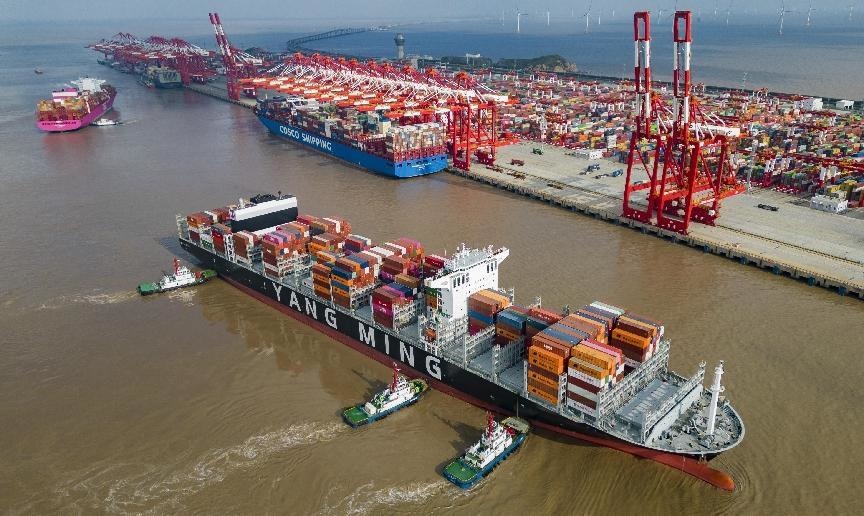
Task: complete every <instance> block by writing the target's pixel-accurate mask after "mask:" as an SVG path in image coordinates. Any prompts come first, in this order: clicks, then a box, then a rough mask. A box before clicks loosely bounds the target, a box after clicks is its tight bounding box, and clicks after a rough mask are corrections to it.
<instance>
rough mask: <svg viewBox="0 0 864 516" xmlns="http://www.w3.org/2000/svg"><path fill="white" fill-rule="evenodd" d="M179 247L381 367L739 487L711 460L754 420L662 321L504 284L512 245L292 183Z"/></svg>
mask: <svg viewBox="0 0 864 516" xmlns="http://www.w3.org/2000/svg"><path fill="white" fill-rule="evenodd" d="M177 229H178V233H179V239H180V244H181V246H182V247H183V248H184V249H185V250H187V251H188V252H189V253H191V254H192V255H194V256H195V257H196V258H197V260H198V261H200V262H201V263H202V264H204V265H205V266H207V267H212V268H214V269H215V270H216V271H217V272H218V274H219V275H220V276H221V277H222V278H223V279H225V280H226V281H228V282H229V283H231V284H232V285H234V286H236V287H237V288H240V289H241V290H243V291H245V292H247V293H249V294H250V295H252V296H254V297H256V298H258V299H260V300H262V301H265V302H267V303H270V304H271V305H273V306H275V307H277V308H279V309H281V310H282V311H283V312H285V313H286V314H288V315H290V316H292V317H294V318H296V319H298V320H300V321H302V322H304V323H306V324H309V325H310V326H312V327H314V328H316V329H318V330H319V331H322V332H323V333H325V334H327V335H329V336H331V337H332V338H334V339H336V340H338V341H339V342H342V343H343V344H346V345H348V346H350V347H352V348H354V349H356V350H358V351H360V352H362V353H364V354H366V355H368V356H370V357H372V358H374V359H376V360H378V361H380V362H382V363H384V364H387V365H391V364H392V363H393V362H394V361H396V362H398V363H400V364H401V366H400V367H402V368H403V371H405V372H406V373H408V374H410V375H414V376H419V377H422V378H424V379H426V380H427V381H428V382H429V383H430V385H431V386H432V387H433V388H436V389H439V390H441V391H443V392H446V393H448V394H450V395H453V396H455V397H458V398H461V399H463V400H465V401H467V402H469V403H472V404H474V405H477V406H479V407H483V408H486V409H489V410H493V411H496V412H499V413H505V414H515V415H518V416H519V417H522V418H525V419H528V420H530V421H532V423H533V424H534V425H535V426H536V427H538V428H541V429H545V430H548V431H552V432H557V433H560V434H564V435H568V436H571V437H575V438H577V439H581V440H584V441H589V442H592V443H595V444H600V445H604V446H609V447H612V448H616V449H619V450H622V451H626V452H629V453H632V454H634V455H638V456H642V457H646V458H651V459H653V460H656V461H658V462H661V463H664V464H667V465H671V466H673V467H676V468H678V469H682V470H684V471H687V472H688V473H691V474H693V475H695V476H698V477H699V478H702V479H704V480H706V481H709V482H711V483H713V484H714V485H717V486H720V487H723V488H726V489H731V488H732V487H733V486H734V483H733V482H732V480H731V478H730V477H728V476H727V475H725V474H724V473H722V472H719V471H717V470H714V469H712V468H710V467H709V466H707V465H706V464H705V461H706V460H709V459H711V458H713V457H715V456H716V455H718V454H720V453H722V452H724V451H727V450H729V449H731V448H733V447H735V446H737V445H738V444H739V443H740V442H741V440H742V438H743V436H744V425H743V423H742V421H741V418H740V417H739V416H738V414H737V413H736V411H735V410H734V409H733V407H732V405H731V404H730V403H729V401H728V400H727V399H726V397H725V396H724V395H723V394H722V393H723V391H724V388H723V387H722V385H721V377H722V374H723V363H722V362H721V363H720V364H719V365H718V366H717V367H716V368H715V370H714V378H713V382H712V384H711V386H710V387H708V388H705V387H703V380H704V376H705V363H704V362H703V363H701V364H700V365H699V367H698V368H697V370H696V372H695V373H694V374H692V375H691V376H680V375H678V374H676V373H674V372H671V371H669V369H668V363H669V352H670V342H669V339H668V338H666V336H665V328H664V326H663V325H661V324H659V323H657V322H656V321H653V320H651V319H649V318H646V317H644V316H641V315H638V314H633V313H631V312H628V311H626V310H624V309H621V308H618V307H615V306H611V305H609V304H606V303H601V302H592V303H588V304H585V305H584V306H582V307H580V308H578V309H576V310H571V309H569V308H565V310H563V311H557V310H551V309H549V308H547V307H543V306H541V304H540V300H539V298H537V299H536V300H535V301H534V302H533V303H530V304H523V305H520V304H517V303H516V302H515V299H514V296H513V291H512V290H509V291H507V290H502V289H500V288H499V285H498V271H499V267H500V265H501V264H502V262H503V261H504V260H505V259H506V258H507V257H508V255H509V253H510V251H509V250H508V249H506V248H499V249H493V248H492V247H487V248H485V249H469V248H466V247H464V246H462V247H461V248H460V249H458V251H457V252H456V253H455V254H453V255H452V256H448V257H445V256H438V255H434V254H428V253H426V252H425V250H424V248H423V246H422V245H421V244H420V243H419V242H418V241H416V240H413V239H410V238H400V239H396V240H392V241H389V242H385V243H381V244H374V243H373V242H372V240H371V239H370V238H367V237H364V236H361V235H358V234H356V233H352V229H351V225H350V224H349V223H348V221H346V220H344V219H341V218H339V217H316V216H312V215H298V211H297V200H296V198H295V197H293V196H282V195H279V196H259V197H257V198H254V199H251V200H243V199H240V202H239V203H237V204H235V205H231V206H225V207H220V208H217V209H214V210H209V211H204V212H197V213H193V214H190V215H186V216H183V215H178V216H177Z"/></svg>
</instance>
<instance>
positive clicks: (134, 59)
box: [90, 32, 216, 86]
mask: <svg viewBox="0 0 864 516" xmlns="http://www.w3.org/2000/svg"><path fill="white" fill-rule="evenodd" d="M90 48H92V49H93V50H96V51H97V52H101V53H102V54H103V55H105V59H106V61H107V60H108V59H111V60H113V61H116V62H118V63H120V66H121V68H123V69H124V70H125V71H127V72H132V71H143V70H136V67H138V66H147V65H151V64H154V65H157V64H158V65H164V66H167V67H170V68H173V69H175V70H177V72H178V73H179V74H180V80H181V82H182V83H183V85H184V86H187V85H189V83H190V82H192V81H197V82H204V81H206V80H207V79H208V78H209V77H212V76H213V75H215V74H216V72H215V71H214V70H213V68H212V67H211V66H210V57H211V55H210V52H209V51H208V50H205V49H203V48H201V47H199V46H196V45H193V44H191V43H189V42H188V41H186V40H183V39H180V38H171V39H168V38H164V37H161V36H150V37H149V38H147V39H146V40H141V39H138V38H136V37H135V36H133V35H132V34H129V33H125V32H121V33H118V34H115V35H114V36H113V37H111V39H107V40H104V39H103V40H101V41H99V42H98V43H94V44H92V45H90Z"/></svg>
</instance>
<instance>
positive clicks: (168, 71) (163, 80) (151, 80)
mask: <svg viewBox="0 0 864 516" xmlns="http://www.w3.org/2000/svg"><path fill="white" fill-rule="evenodd" d="M140 81H141V83H142V84H144V85H145V86H147V87H148V88H153V87H156V88H162V89H173V88H182V87H183V83H182V82H181V80H180V72H178V71H177V70H174V69H173V68H167V67H164V66H148V67H147V68H146V69H145V70H144V71H143V72H142V73H141V79H140Z"/></svg>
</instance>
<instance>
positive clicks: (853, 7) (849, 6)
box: [847, 4, 855, 22]
mask: <svg viewBox="0 0 864 516" xmlns="http://www.w3.org/2000/svg"><path fill="white" fill-rule="evenodd" d="M847 7H848V8H849V21H850V22H851V21H852V10H853V9H855V4H849V5H848V6H847Z"/></svg>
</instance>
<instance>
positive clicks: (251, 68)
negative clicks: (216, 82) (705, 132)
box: [210, 13, 263, 100]
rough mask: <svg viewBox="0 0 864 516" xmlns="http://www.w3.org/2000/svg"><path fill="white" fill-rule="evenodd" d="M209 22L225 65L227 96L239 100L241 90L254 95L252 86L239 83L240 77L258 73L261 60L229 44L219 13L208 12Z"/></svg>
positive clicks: (251, 95) (252, 75) (253, 75)
mask: <svg viewBox="0 0 864 516" xmlns="http://www.w3.org/2000/svg"><path fill="white" fill-rule="evenodd" d="M210 23H211V24H212V25H213V32H215V33H216V44H217V45H219V51H220V52H221V53H222V62H223V64H224V66H225V80H226V82H227V86H228V98H230V99H231V100H240V93H241V90H243V92H244V94H246V95H247V96H250V97H254V96H255V90H254V88H252V89H250V88H243V87H242V86H241V84H240V79H244V78H247V77H255V76H256V75H257V74H258V69H259V67H261V66H262V65H263V61H262V60H261V59H259V58H257V57H254V56H252V55H250V54H247V53H246V52H243V51H242V50H238V49H236V48H234V47H232V46H231V43H229V42H228V38H227V37H226V36H225V29H223V28H222V20H220V19H219V13H210Z"/></svg>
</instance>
